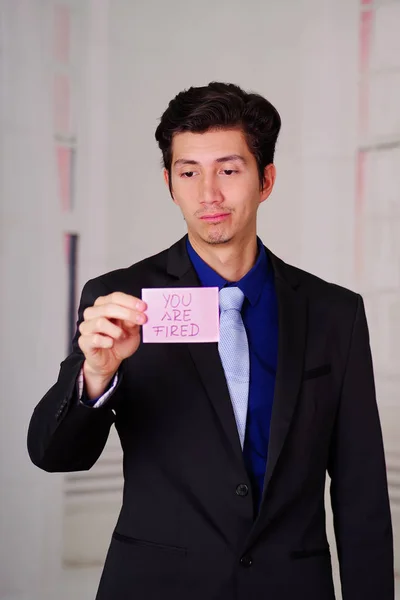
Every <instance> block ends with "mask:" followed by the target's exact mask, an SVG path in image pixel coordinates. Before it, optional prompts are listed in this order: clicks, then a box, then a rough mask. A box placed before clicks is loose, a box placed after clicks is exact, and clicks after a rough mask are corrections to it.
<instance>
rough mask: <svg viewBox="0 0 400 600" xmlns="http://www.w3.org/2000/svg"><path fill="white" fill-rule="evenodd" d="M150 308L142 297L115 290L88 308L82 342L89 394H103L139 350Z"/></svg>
mask: <svg viewBox="0 0 400 600" xmlns="http://www.w3.org/2000/svg"><path fill="white" fill-rule="evenodd" d="M146 309H147V305H146V304H145V302H143V301H142V300H140V299H139V298H135V297H134V296H130V295H128V294H124V293H123V292H113V293H112V294H109V295H108V296H100V297H99V298H97V300H96V301H95V303H94V305H93V306H91V307H89V308H87V309H86V310H85V311H84V313H83V319H84V320H83V321H82V323H81V324H80V326H79V331H80V333H81V335H80V337H79V338H78V344H79V347H80V349H81V350H82V352H83V354H84V356H85V359H86V360H85V362H84V365H83V373H84V378H85V383H86V387H87V391H88V394H89V397H92V396H93V397H96V396H99V395H101V394H102V393H103V391H104V389H105V388H106V387H107V385H108V383H109V381H110V380H111V379H112V377H113V376H114V374H115V373H116V372H117V371H118V368H119V366H120V364H121V362H122V361H123V360H124V359H125V358H128V357H129V356H132V354H134V353H135V352H136V350H137V349H138V347H139V343H140V327H141V325H143V323H146V321H147V317H146V315H145V314H144V311H145V310H146Z"/></svg>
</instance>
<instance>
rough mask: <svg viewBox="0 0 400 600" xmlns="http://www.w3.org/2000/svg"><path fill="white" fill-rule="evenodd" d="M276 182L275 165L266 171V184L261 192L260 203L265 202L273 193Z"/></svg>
mask: <svg viewBox="0 0 400 600" xmlns="http://www.w3.org/2000/svg"><path fill="white" fill-rule="evenodd" d="M275 180H276V168H275V165H274V164H273V163H271V164H269V165H267V166H266V167H265V169H264V184H263V187H262V190H261V191H260V203H261V202H264V201H265V200H266V199H267V198H268V197H269V195H270V194H271V192H272V189H273V187H274V184H275Z"/></svg>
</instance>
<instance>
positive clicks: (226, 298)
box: [219, 287, 244, 312]
mask: <svg viewBox="0 0 400 600" xmlns="http://www.w3.org/2000/svg"><path fill="white" fill-rule="evenodd" d="M243 300H244V294H243V292H242V290H241V289H240V288H238V287H224V288H222V290H220V292H219V305H220V308H221V311H222V310H230V309H233V310H238V311H239V312H240V311H241V310H242V304H243Z"/></svg>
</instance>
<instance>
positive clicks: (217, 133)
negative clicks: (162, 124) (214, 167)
mask: <svg viewBox="0 0 400 600" xmlns="http://www.w3.org/2000/svg"><path fill="white" fill-rule="evenodd" d="M232 154H240V155H242V156H246V157H248V156H250V155H251V154H250V151H249V149H248V146H247V142H246V138H245V136H244V133H243V131H242V130H241V129H217V130H215V129H213V130H209V131H206V132H204V133H192V132H191V131H185V132H183V133H176V134H175V135H174V137H173V140H172V160H173V162H174V161H175V160H179V159H182V158H185V159H189V160H197V161H199V162H202V161H213V160H216V159H218V158H219V157H221V156H228V155H232Z"/></svg>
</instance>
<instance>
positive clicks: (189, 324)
mask: <svg viewBox="0 0 400 600" xmlns="http://www.w3.org/2000/svg"><path fill="white" fill-rule="evenodd" d="M142 300H143V301H144V302H146V304H147V310H146V315H147V318H148V321H147V323H145V324H144V325H143V342H144V343H148V342H152V343H154V342H155V343H164V344H165V343H174V342H197V343H198V342H218V341H219V298H218V288H217V287H194V288H144V289H143V290H142Z"/></svg>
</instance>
